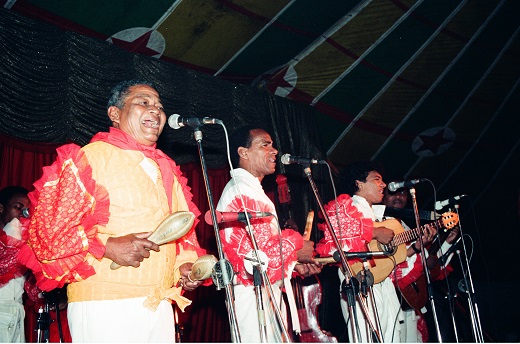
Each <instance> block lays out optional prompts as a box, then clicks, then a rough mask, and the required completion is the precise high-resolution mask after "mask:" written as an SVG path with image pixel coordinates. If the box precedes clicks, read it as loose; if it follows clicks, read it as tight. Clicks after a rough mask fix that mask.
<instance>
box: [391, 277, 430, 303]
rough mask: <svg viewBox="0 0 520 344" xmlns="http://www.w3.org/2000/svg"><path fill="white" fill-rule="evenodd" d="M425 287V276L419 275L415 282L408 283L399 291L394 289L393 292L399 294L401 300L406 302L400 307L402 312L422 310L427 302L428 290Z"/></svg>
mask: <svg viewBox="0 0 520 344" xmlns="http://www.w3.org/2000/svg"><path fill="white" fill-rule="evenodd" d="M426 286H427V282H426V276H425V275H424V274H421V276H419V278H418V279H417V280H416V281H415V282H412V283H410V284H409V285H407V286H406V287H404V288H403V289H401V290H400V291H399V288H396V289H395V290H396V291H397V292H398V293H399V292H400V293H401V296H402V297H403V300H404V301H405V302H406V304H403V305H402V308H403V309H404V310H407V309H421V308H423V307H424V306H425V305H426V303H427V302H428V289H427V288H426Z"/></svg>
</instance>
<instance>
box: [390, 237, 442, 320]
mask: <svg viewBox="0 0 520 344" xmlns="http://www.w3.org/2000/svg"><path fill="white" fill-rule="evenodd" d="M447 237H448V234H447V232H439V235H438V237H437V239H440V240H437V239H436V240H435V241H434V242H433V243H432V245H431V246H430V247H429V248H428V250H427V251H428V255H429V256H430V257H432V256H436V255H437V252H438V251H439V249H440V247H441V244H442V243H443V242H444V241H446V238H447ZM435 264H436V265H437V264H439V261H438V260H437V261H436V262H435ZM440 273H441V270H440V269H438V270H436V269H434V268H433V267H431V268H430V278H431V280H436V279H437V277H438V275H439V274H440ZM427 287H428V281H427V280H426V275H425V274H424V272H423V273H421V275H420V276H419V277H418V278H417V280H415V281H413V282H412V283H410V284H409V285H407V286H406V287H404V288H402V289H399V288H396V289H395V290H396V291H397V293H398V295H399V294H401V296H402V297H403V300H404V303H403V304H402V305H401V308H402V309H404V310H407V309H421V308H423V307H424V306H425V305H426V303H427V302H428V298H429V296H428V289H427Z"/></svg>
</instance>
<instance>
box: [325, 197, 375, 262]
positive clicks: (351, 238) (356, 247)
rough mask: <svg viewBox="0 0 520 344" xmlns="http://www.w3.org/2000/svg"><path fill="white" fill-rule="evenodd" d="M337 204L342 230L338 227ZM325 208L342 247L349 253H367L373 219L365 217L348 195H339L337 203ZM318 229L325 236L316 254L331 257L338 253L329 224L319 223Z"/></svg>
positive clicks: (328, 204) (329, 204)
mask: <svg viewBox="0 0 520 344" xmlns="http://www.w3.org/2000/svg"><path fill="white" fill-rule="evenodd" d="M336 204H337V207H338V216H339V222H340V224H341V230H340V228H339V227H338V220H337V216H336ZM324 208H325V212H326V213H327V216H328V217H329V220H330V222H331V224H332V227H333V228H334V234H335V235H336V237H337V239H338V241H339V243H340V245H341V246H342V247H345V246H347V247H348V250H349V251H356V252H359V251H366V250H367V246H366V245H367V243H369V242H370V240H372V231H373V230H374V223H373V221H372V219H369V218H366V217H363V214H362V213H361V212H360V211H359V210H358V208H357V207H356V206H355V205H354V204H353V202H352V198H351V197H350V196H349V195H347V194H342V195H339V196H338V198H337V199H336V201H334V200H333V201H331V202H329V203H327V204H326V205H325V207H324ZM320 215H321V214H320ZM318 229H320V230H322V231H323V232H324V234H325V236H324V237H323V238H322V239H321V240H320V241H319V242H318V243H317V244H316V252H317V253H318V254H319V255H320V256H323V257H328V256H331V255H332V254H333V253H334V252H335V251H337V247H336V245H335V244H334V241H333V240H332V235H331V234H330V231H329V229H328V228H327V224H326V223H325V222H322V223H318Z"/></svg>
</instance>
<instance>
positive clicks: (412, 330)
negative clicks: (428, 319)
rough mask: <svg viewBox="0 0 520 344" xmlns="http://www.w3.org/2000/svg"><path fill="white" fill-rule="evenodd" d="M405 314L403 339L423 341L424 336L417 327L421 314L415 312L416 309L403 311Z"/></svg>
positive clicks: (405, 340)
mask: <svg viewBox="0 0 520 344" xmlns="http://www.w3.org/2000/svg"><path fill="white" fill-rule="evenodd" d="M402 312H403V315H404V326H403V332H404V333H403V334H402V335H401V336H402V339H403V342H405V343H422V336H421V333H420V332H419V330H418V329H417V320H418V319H419V316H418V315H417V314H415V309H408V310H406V311H402Z"/></svg>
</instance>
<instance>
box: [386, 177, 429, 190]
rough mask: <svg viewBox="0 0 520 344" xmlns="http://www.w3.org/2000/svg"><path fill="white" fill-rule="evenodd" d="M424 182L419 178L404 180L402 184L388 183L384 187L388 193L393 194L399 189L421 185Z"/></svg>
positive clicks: (423, 179)
mask: <svg viewBox="0 0 520 344" xmlns="http://www.w3.org/2000/svg"><path fill="white" fill-rule="evenodd" d="M425 180H426V179H425V178H419V179H410V180H405V181H402V182H390V183H388V185H387V186H386V187H387V188H388V191H391V192H394V191H396V190H397V189H400V188H411V187H412V186H414V185H415V184H419V183H422V182H424V181H425Z"/></svg>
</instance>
